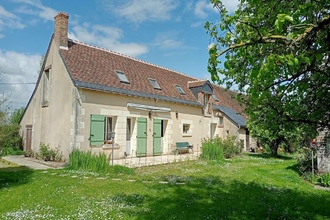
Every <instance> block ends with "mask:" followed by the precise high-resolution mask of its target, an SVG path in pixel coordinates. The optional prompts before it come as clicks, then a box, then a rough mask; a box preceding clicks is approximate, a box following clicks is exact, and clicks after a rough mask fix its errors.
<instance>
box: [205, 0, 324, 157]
mask: <svg viewBox="0 0 330 220" xmlns="http://www.w3.org/2000/svg"><path fill="white" fill-rule="evenodd" d="M211 2H212V3H213V5H214V7H215V8H216V9H217V10H218V11H219V13H220V17H221V22H220V24H212V23H209V22H207V23H206V25H205V28H206V29H207V32H208V33H209V34H210V36H211V38H213V40H214V43H213V44H211V45H210V46H209V55H210V58H209V65H208V70H209V72H210V73H211V77H212V80H213V81H215V82H218V83H219V84H223V83H226V85H227V87H231V86H232V85H238V89H239V91H240V92H241V93H242V94H246V95H247V96H248V99H245V98H243V95H242V94H239V95H238V96H237V98H238V100H240V101H241V102H243V103H244V104H246V113H247V115H248V118H249V122H248V126H249V130H250V131H251V135H252V136H253V137H256V138H257V139H258V140H259V141H261V142H263V144H268V145H269V147H270V149H271V150H272V153H273V154H277V148H278V146H279V145H280V144H283V143H284V144H286V143H287V142H289V141H290V140H293V142H298V143H299V142H300V139H301V138H303V139H308V138H310V137H305V136H304V135H306V134H308V136H315V135H316V134H317V129H330V127H329V126H330V111H329V109H330V102H329V100H330V93H329V88H330V77H329V72H330V71H329V66H330V65H329V53H328V52H329V42H330V35H329V33H330V30H329V28H330V26H329V24H330V15H329V8H330V2H329V1H328V0H319V1H297V0H294V1H287V0H281V1H278V0H269V1H263V0H242V1H241V3H240V4H239V6H238V9H237V10H236V12H235V13H234V14H232V15H230V14H228V11H227V10H226V9H225V7H224V5H223V4H222V2H221V1H220V0H211ZM261 6H262V7H261ZM222 56H224V58H225V59H226V60H225V62H224V63H223V61H222V60H221V59H220V57H222ZM222 59H223V58H222ZM222 63H223V64H224V65H223V66H222ZM292 137H293V138H294V139H292Z"/></svg>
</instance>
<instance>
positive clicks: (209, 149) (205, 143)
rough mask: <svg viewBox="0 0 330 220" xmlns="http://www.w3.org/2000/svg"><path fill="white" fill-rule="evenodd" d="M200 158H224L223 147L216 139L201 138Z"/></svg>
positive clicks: (219, 159) (217, 159)
mask: <svg viewBox="0 0 330 220" xmlns="http://www.w3.org/2000/svg"><path fill="white" fill-rule="evenodd" d="M200 158H201V159H204V160H216V161H221V160H224V156H223V149H222V147H221V145H220V142H219V141H217V139H203V140H202V154H201V155H200Z"/></svg>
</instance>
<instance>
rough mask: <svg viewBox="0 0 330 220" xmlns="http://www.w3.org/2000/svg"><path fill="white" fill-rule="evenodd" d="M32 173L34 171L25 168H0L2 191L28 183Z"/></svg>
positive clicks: (0, 186)
mask: <svg viewBox="0 0 330 220" xmlns="http://www.w3.org/2000/svg"><path fill="white" fill-rule="evenodd" d="M32 173H33V170H31V169H29V168H27V167H24V166H19V167H6V168H0V190H1V189H2V188H5V187H7V188H9V187H15V186H18V185H21V184H26V183H28V182H29V181H30V178H31V174H32Z"/></svg>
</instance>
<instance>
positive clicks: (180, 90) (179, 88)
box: [175, 84, 186, 95]
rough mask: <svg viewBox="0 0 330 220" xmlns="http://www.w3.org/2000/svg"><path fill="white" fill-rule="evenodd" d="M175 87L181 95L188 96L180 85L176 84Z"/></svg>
mask: <svg viewBox="0 0 330 220" xmlns="http://www.w3.org/2000/svg"><path fill="white" fill-rule="evenodd" d="M175 87H176V89H177V90H178V91H179V93H180V94H181V95H185V94H186V93H185V91H184V90H183V89H182V87H181V86H180V85H177V84H175Z"/></svg>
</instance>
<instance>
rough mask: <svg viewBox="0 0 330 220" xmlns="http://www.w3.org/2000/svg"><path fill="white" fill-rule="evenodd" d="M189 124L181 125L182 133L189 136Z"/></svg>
mask: <svg viewBox="0 0 330 220" xmlns="http://www.w3.org/2000/svg"><path fill="white" fill-rule="evenodd" d="M189 129H190V124H183V131H182V132H183V133H184V134H189Z"/></svg>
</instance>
